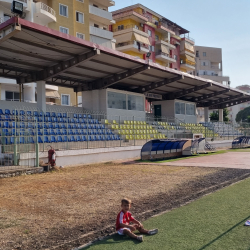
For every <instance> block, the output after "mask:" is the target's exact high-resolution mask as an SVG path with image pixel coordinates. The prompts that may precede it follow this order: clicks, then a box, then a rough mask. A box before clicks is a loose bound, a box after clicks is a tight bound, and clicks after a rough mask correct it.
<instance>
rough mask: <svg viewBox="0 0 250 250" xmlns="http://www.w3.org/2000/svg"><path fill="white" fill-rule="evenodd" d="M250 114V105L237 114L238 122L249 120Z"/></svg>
mask: <svg viewBox="0 0 250 250" xmlns="http://www.w3.org/2000/svg"><path fill="white" fill-rule="evenodd" d="M248 116H250V107H247V108H244V109H243V110H241V111H239V112H238V114H237V115H236V119H235V120H236V122H240V121H243V122H244V121H247V119H248Z"/></svg>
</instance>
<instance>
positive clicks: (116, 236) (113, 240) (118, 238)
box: [82, 233, 151, 249]
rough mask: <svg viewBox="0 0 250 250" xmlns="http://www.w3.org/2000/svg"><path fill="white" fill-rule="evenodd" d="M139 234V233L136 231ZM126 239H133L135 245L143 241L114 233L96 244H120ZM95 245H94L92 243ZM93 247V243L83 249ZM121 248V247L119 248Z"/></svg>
mask: <svg viewBox="0 0 250 250" xmlns="http://www.w3.org/2000/svg"><path fill="white" fill-rule="evenodd" d="M136 234H138V233H136ZM138 235H141V234H138ZM145 236H146V237H147V236H148V237H150V236H151V235H143V237H145ZM126 241H130V242H131V241H132V242H133V243H134V244H135V245H137V244H140V243H141V242H140V241H138V240H136V239H132V238H130V237H128V236H125V235H124V236H121V235H119V234H117V233H116V234H114V235H112V236H109V237H108V238H106V239H105V240H101V241H99V242H95V243H94V245H95V246H99V245H113V244H119V243H122V242H126ZM92 246H93V245H92ZM90 248H91V245H90V246H88V247H86V248H82V249H90ZM117 249H119V248H117Z"/></svg>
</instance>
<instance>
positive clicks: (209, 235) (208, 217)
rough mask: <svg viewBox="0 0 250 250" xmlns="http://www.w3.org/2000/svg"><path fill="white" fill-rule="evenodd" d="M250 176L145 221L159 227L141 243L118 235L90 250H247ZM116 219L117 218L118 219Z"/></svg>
mask: <svg viewBox="0 0 250 250" xmlns="http://www.w3.org/2000/svg"><path fill="white" fill-rule="evenodd" d="M248 218H250V178H249V179H247V180H244V181H242V182H239V183H237V184H235V185H232V186H230V187H227V188H224V189H222V190H220V191H217V192H216V193H213V194H210V195H207V196H204V197H202V198H201V199H199V200H197V201H194V202H192V203H190V204H188V205H186V206H183V207H181V208H178V209H175V210H173V211H171V212H168V213H165V214H163V215H160V216H157V217H154V218H151V219H149V220H147V221H145V222H144V226H145V227H146V228H156V227H157V228H159V233H158V234H157V235H154V236H145V238H144V242H143V243H138V242H137V241H135V240H131V239H129V238H128V237H126V236H119V235H117V234H115V235H114V236H111V237H109V238H108V239H106V240H104V241H100V242H98V243H96V244H95V245H92V246H89V247H87V248H85V249H89V250H117V249H119V250H128V249H132V250H155V249H159V250H161V249H166V250H167V249H168V250H203V249H205V250H247V249H250V241H249V238H250V227H245V226H244V222H245V221H246V220H247V219H248ZM114 221H115V218H114Z"/></svg>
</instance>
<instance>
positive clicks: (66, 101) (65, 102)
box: [62, 95, 69, 106]
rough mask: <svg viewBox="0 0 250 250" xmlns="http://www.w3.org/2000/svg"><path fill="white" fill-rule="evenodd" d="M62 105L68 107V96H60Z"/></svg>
mask: <svg viewBox="0 0 250 250" xmlns="http://www.w3.org/2000/svg"><path fill="white" fill-rule="evenodd" d="M62 105H67V106H68V105H69V96H68V95H62Z"/></svg>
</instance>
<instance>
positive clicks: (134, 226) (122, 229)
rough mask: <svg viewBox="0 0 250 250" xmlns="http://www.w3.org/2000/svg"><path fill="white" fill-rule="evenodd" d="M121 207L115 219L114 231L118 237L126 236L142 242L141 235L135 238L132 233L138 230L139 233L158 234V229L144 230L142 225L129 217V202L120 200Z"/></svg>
mask: <svg viewBox="0 0 250 250" xmlns="http://www.w3.org/2000/svg"><path fill="white" fill-rule="evenodd" d="M121 207H122V211H121V212H120V213H119V214H118V215H117V219H116V231H117V233H118V234H119V235H128V236H130V237H131V238H134V239H137V240H139V241H143V236H142V235H139V236H137V235H135V234H134V233H133V232H134V231H136V230H138V231H139V232H140V233H143V234H149V235H153V234H157V233H158V229H153V230H146V229H144V228H143V225H142V224H141V223H140V222H139V221H138V220H136V219H135V218H134V217H133V216H132V215H131V213H130V212H129V210H130V208H131V200H129V199H126V198H124V199H122V204H121Z"/></svg>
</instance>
